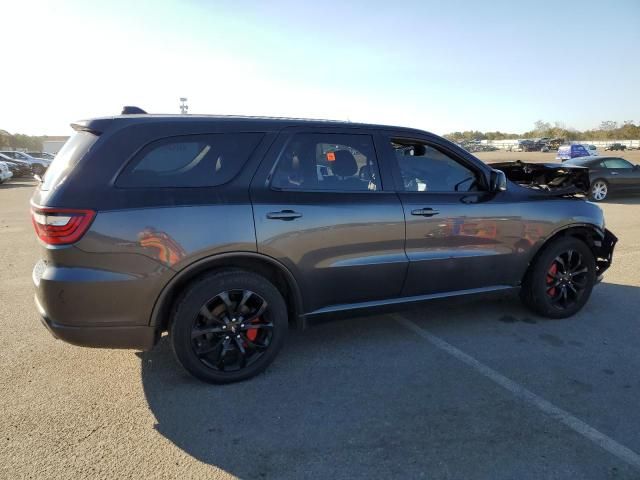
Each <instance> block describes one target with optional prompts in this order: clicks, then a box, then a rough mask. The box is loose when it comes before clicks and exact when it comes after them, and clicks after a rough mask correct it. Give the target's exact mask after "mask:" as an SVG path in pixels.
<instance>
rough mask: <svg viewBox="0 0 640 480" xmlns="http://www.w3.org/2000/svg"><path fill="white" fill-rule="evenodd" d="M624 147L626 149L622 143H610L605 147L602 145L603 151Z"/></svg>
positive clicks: (622, 149)
mask: <svg viewBox="0 0 640 480" xmlns="http://www.w3.org/2000/svg"><path fill="white" fill-rule="evenodd" d="M626 149H627V146H626V145H623V144H622V143H612V144H611V145H607V146H606V147H604V151H605V152H611V151H615V150H620V151H624V150H626Z"/></svg>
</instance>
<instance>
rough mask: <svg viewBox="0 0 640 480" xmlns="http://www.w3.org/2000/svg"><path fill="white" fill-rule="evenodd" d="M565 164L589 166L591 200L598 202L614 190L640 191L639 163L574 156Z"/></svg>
mask: <svg viewBox="0 0 640 480" xmlns="http://www.w3.org/2000/svg"><path fill="white" fill-rule="evenodd" d="M565 164H567V165H577V166H580V167H589V180H590V182H591V190H590V193H589V197H590V198H591V200H594V201H596V202H600V201H602V200H604V199H605V198H607V197H608V196H609V195H610V194H611V193H615V192H619V193H622V192H627V193H632V192H639V193H640V165H634V164H633V163H631V162H629V161H627V160H625V159H624V158H617V157H585V158H574V159H571V160H567V161H566V162H565Z"/></svg>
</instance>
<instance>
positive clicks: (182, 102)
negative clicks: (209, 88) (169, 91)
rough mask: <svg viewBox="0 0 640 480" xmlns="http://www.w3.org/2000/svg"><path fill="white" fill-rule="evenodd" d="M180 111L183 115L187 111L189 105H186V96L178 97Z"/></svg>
mask: <svg viewBox="0 0 640 480" xmlns="http://www.w3.org/2000/svg"><path fill="white" fill-rule="evenodd" d="M180 113H182V114H183V115H186V114H187V113H189V105H187V98H186V97H180Z"/></svg>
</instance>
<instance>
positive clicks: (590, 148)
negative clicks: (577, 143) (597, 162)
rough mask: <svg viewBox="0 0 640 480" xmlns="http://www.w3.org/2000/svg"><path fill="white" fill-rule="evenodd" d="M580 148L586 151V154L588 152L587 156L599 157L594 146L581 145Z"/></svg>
mask: <svg viewBox="0 0 640 480" xmlns="http://www.w3.org/2000/svg"><path fill="white" fill-rule="evenodd" d="M582 146H583V147H584V148H586V149H587V152H589V155H591V156H592V157H598V156H600V153H599V152H598V147H596V146H595V145H587V144H582Z"/></svg>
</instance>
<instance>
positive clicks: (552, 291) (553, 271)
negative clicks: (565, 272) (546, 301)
mask: <svg viewBox="0 0 640 480" xmlns="http://www.w3.org/2000/svg"><path fill="white" fill-rule="evenodd" d="M557 273H558V264H557V263H556V262H553V263H552V264H551V268H550V269H549V270H548V271H547V285H551V284H552V283H553V282H555V280H556V279H555V278H554V277H555V275H556V274H557ZM547 295H549V296H550V297H555V296H556V287H551V288H549V289H548V290H547Z"/></svg>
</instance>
